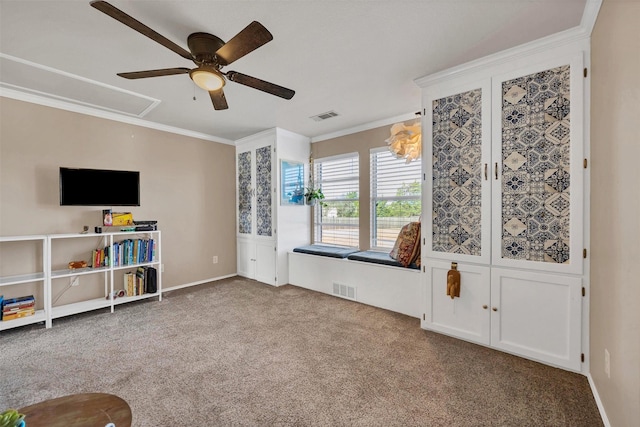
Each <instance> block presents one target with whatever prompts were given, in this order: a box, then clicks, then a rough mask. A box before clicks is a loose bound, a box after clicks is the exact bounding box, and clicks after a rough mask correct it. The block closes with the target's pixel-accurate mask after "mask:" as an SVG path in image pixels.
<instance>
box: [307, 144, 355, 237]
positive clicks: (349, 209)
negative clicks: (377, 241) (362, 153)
mask: <svg viewBox="0 0 640 427" xmlns="http://www.w3.org/2000/svg"><path fill="white" fill-rule="evenodd" d="M358 163H359V162H358V153H349V154H346V155H341V156H336V157H329V158H325V159H319V160H316V161H315V165H314V176H315V178H314V183H315V186H316V187H319V188H321V189H322V192H323V194H324V197H325V198H324V200H323V203H321V204H320V203H318V204H316V206H315V214H314V242H315V243H327V244H332V245H342V246H353V247H358V238H359V223H358V221H359V213H360V209H359V197H360V192H359V186H358V185H359V170H358Z"/></svg>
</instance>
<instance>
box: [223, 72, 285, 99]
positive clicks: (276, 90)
mask: <svg viewBox="0 0 640 427" xmlns="http://www.w3.org/2000/svg"><path fill="white" fill-rule="evenodd" d="M226 76H227V78H228V79H229V80H231V81H232V82H236V83H240V84H241V85H245V86H249V87H252V88H254V89H258V90H261V91H263V92H267V93H270V94H271V95H275V96H279V97H280V98H284V99H291V98H293V95H295V94H296V92H295V91H294V90H291V89H287V88H286V87H282V86H278V85H276V84H273V83H269V82H265V81H264V80H260V79H257V78H255V77H251V76H247V75H246V74H242V73H238V72H236V71H229V72H228V73H226Z"/></svg>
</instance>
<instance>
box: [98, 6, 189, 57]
mask: <svg viewBox="0 0 640 427" xmlns="http://www.w3.org/2000/svg"><path fill="white" fill-rule="evenodd" d="M90 4H91V6H93V7H94V8H96V9H98V10H99V11H100V12H102V13H104V14H106V15H109V16H110V17H112V18H113V19H115V20H116V21H120V22H122V23H123V24H124V25H126V26H128V27H130V28H132V29H134V30H136V31H137V32H139V33H141V34H143V35H145V36H147V37H149V38H150V39H151V40H153V41H155V42H157V43H160V44H161V45H162V46H164V47H166V48H167V49H171V50H172V51H174V52H175V53H177V54H178V55H180V56H182V57H183V58H185V59H188V60H190V61H192V60H193V57H192V56H191V53H189V51H187V50H185V49H183V48H181V47H180V46H178V45H177V44H175V43H174V42H172V41H171V40H169V39H168V38H166V37H164V36H162V35H160V34H158V33H157V32H155V31H154V30H152V29H151V28H149V27H147V26H146V25H144V24H143V23H142V22H140V21H138V20H136V19H134V18H132V17H131V16H129V15H127V14H126V13H124V12H123V11H121V10H120V9H118V8H116V7H115V6H112V5H110V4H109V3H107V2H106V1H102V0H95V1H92V2H91V3H90Z"/></svg>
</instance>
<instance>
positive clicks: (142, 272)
mask: <svg viewBox="0 0 640 427" xmlns="http://www.w3.org/2000/svg"><path fill="white" fill-rule="evenodd" d="M124 291H125V293H126V295H127V296H128V297H134V296H138V295H142V294H145V293H151V294H153V293H156V292H157V284H156V269H155V268H153V267H138V268H137V269H136V272H135V273H133V272H129V273H125V274H124Z"/></svg>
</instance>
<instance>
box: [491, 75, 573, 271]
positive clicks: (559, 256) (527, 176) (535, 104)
mask: <svg viewBox="0 0 640 427" xmlns="http://www.w3.org/2000/svg"><path fill="white" fill-rule="evenodd" d="M569 71H570V70H569V66H568V65H566V66H563V67H558V68H553V69H550V70H547V71H542V72H539V73H535V74H531V75H528V76H524V77H520V78H517V79H513V80H509V81H506V82H503V83H502V168H503V175H502V226H503V227H502V257H503V258H508V259H518V260H519V259H524V260H529V261H541V262H554V263H566V264H568V263H569V211H570V208H569V191H570V186H569V183H570V174H569V144H570V141H569V129H570V128H569V120H570V117H569V109H570V108H569V107H570V103H569V99H570V98H569V88H570V85H569V80H570V78H569V77H570V76H569Z"/></svg>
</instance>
